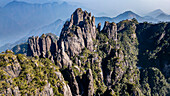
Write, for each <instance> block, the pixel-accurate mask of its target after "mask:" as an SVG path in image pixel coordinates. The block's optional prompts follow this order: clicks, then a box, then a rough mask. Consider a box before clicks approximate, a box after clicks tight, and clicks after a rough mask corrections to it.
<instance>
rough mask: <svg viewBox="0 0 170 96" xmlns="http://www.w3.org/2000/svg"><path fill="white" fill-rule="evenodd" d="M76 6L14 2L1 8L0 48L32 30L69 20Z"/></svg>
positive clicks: (55, 3) (64, 3)
mask: <svg viewBox="0 0 170 96" xmlns="http://www.w3.org/2000/svg"><path fill="white" fill-rule="evenodd" d="M75 8H76V6H73V5H70V4H68V3H66V2H63V3H57V2H54V3H44V4H32V3H26V2H21V1H12V2H10V3H8V4H7V5H5V6H4V7H2V8H0V34H1V35H0V38H1V39H0V46H2V45H4V44H6V43H9V42H10V43H13V42H15V41H17V40H19V39H20V38H22V37H24V36H25V35H27V34H28V33H29V32H30V31H31V30H33V29H38V28H41V27H43V26H45V25H49V24H51V23H52V22H54V21H56V20H58V19H62V20H66V19H68V17H69V15H70V14H71V13H72V12H73V10H74V9H75Z"/></svg>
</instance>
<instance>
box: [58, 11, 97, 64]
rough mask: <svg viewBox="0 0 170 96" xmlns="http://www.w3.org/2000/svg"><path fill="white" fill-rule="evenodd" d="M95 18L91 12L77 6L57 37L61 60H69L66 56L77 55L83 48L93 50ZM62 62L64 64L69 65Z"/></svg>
mask: <svg viewBox="0 0 170 96" xmlns="http://www.w3.org/2000/svg"><path fill="white" fill-rule="evenodd" d="M96 32H97V31H96V26H95V18H94V16H93V17H91V13H88V12H87V11H82V9H81V8H78V9H77V10H76V11H75V12H74V13H73V14H72V15H71V19H70V21H67V22H66V23H65V25H64V27H63V29H62V32H61V35H60V39H59V42H58V44H59V50H61V51H60V52H61V54H62V55H61V58H63V59H61V61H62V60H63V61H62V62H65V63H66V61H67V62H69V61H70V60H69V59H68V57H71V56H75V55H79V53H81V52H82V49H83V48H85V47H86V48H87V49H89V50H90V51H93V39H96ZM64 58H65V59H64ZM70 64H71V63H69V64H64V65H70Z"/></svg>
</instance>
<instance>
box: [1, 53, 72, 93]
mask: <svg viewBox="0 0 170 96" xmlns="http://www.w3.org/2000/svg"><path fill="white" fill-rule="evenodd" d="M0 73H1V78H0V79H1V80H0V87H1V88H0V89H1V90H0V95H8V96H12V95H14V96H21V95H34V96H39V95H42V96H52V95H54V94H55V95H62V94H63V95H65V96H72V94H71V90H70V87H69V86H68V84H67V83H66V82H65V81H64V78H63V76H62V74H61V72H60V71H59V68H58V67H57V66H56V65H55V64H53V63H52V62H51V61H50V60H48V59H43V58H41V59H40V58H28V57H26V56H25V55H21V54H19V55H13V52H11V51H9V50H7V51H6V53H3V54H0Z"/></svg>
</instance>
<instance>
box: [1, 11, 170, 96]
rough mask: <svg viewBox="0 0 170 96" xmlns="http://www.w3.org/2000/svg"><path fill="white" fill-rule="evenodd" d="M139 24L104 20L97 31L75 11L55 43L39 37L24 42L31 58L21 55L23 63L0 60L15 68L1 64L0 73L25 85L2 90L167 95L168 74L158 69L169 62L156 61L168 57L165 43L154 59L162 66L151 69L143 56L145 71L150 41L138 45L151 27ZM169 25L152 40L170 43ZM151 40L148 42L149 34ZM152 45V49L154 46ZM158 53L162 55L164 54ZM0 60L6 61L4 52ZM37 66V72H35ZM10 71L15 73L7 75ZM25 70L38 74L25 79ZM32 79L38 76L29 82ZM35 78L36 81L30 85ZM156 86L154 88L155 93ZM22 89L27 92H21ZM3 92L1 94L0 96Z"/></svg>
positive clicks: (90, 95)
mask: <svg viewBox="0 0 170 96" xmlns="http://www.w3.org/2000/svg"><path fill="white" fill-rule="evenodd" d="M142 24H143V23H140V24H139V23H138V22H137V21H136V19H132V20H124V21H121V22H119V23H117V24H115V23H109V22H107V21H106V22H105V25H104V27H103V29H101V24H100V23H99V24H98V26H97V27H96V26H95V18H94V17H93V16H91V13H88V12H87V11H83V10H82V9H80V8H78V9H77V10H76V11H75V12H74V13H73V14H72V15H71V19H70V21H67V22H66V23H65V24H64V26H63V29H62V31H61V34H60V38H59V39H57V40H56V39H55V38H54V36H53V35H44V34H43V35H42V36H41V37H40V38H39V37H30V38H29V39H28V44H27V47H28V49H27V56H31V57H29V58H28V57H26V56H23V58H27V59H28V60H25V59H22V58H21V57H22V56H20V55H17V56H16V55H14V56H15V57H17V61H15V60H12V61H11V62H8V61H10V60H6V59H5V57H2V58H1V59H0V60H1V61H2V62H7V63H10V64H13V63H14V64H15V65H16V66H18V67H17V68H13V67H15V66H11V67H9V68H6V69H4V68H5V66H7V65H5V66H4V67H2V69H3V71H6V72H8V75H11V76H13V78H19V79H17V80H18V81H15V82H19V81H20V82H22V83H23V82H25V83H24V84H27V85H28V86H27V87H23V86H22V84H21V83H16V87H15V88H14V87H9V86H7V87H6V86H5V87H3V88H11V89H9V90H11V91H13V90H14V89H15V92H13V93H16V94H17V95H19V94H20V95H23V94H30V95H47V96H51V95H61V94H63V95H65V96H71V95H73V96H93V95H97V96H102V95H104V96H116V95H118V96H119V95H121V96H124V95H131V96H143V95H147V96H151V95H157V94H159V95H164V96H165V95H167V94H168V93H169V83H168V82H167V81H166V80H167V79H168V77H169V75H168V72H169V71H168V70H167V71H165V72H164V71H163V69H161V68H164V69H165V68H169V67H167V66H169V63H168V62H169V61H168V60H169V59H167V58H166V59H165V58H163V57H162V58H161V56H169V53H168V52H169V45H168V46H167V44H169V43H166V46H167V47H161V48H163V49H162V51H159V52H161V55H158V57H159V58H158V59H156V60H158V61H159V62H160V63H158V64H159V65H161V64H163V65H164V66H163V67H159V66H151V65H152V64H151V63H149V61H150V59H149V58H148V57H147V56H144V58H145V59H144V60H147V61H148V62H147V64H150V65H149V66H148V67H144V64H143V63H142V62H143V61H142V59H141V57H143V55H142V54H143V53H144V52H143V51H144V50H146V49H145V48H148V44H150V41H148V43H144V45H143V41H142V40H143V38H144V39H146V38H147V37H146V38H145V34H147V33H145V32H148V31H149V28H152V26H150V25H149V24H147V26H146V25H145V26H144V25H142ZM158 25H159V24H158ZM153 26H154V25H153ZM155 26H156V25H155ZM168 26H169V24H167V25H166V27H163V29H165V32H163V33H162V34H161V33H160V34H161V35H160V36H158V37H159V38H155V39H153V40H158V41H160V42H162V40H163V39H166V40H169V39H168V38H169V35H168V34H169V33H170V32H169V29H170V28H169V27H168ZM143 29H148V30H145V31H144V30H143ZM150 30H151V29H150ZM161 32H162V31H161ZM140 34H141V35H140ZM153 37H154V36H153ZM150 38H152V37H151V35H150ZM162 38H163V39H162ZM146 40H147V39H146ZM161 44H164V43H161ZM141 46H142V47H141ZM153 46H155V48H156V46H158V45H153ZM24 48H25V47H24ZM142 48H144V49H143V50H142ZM21 49H22V48H21ZM163 50H166V52H167V53H166V54H164V51H163ZM152 51H153V50H152ZM17 52H19V51H17ZM2 55H4V56H8V53H5V54H2ZM151 55H154V54H151ZM154 56H157V55H154ZM45 58H46V59H45ZM47 58H48V59H47ZM164 60H165V61H164ZM47 61H48V62H47ZM51 61H52V62H53V63H55V65H54V64H52V63H51ZM41 62H42V63H41ZM49 62H50V63H49ZM162 62H163V63H162ZM30 64H31V65H30ZM51 64H52V65H51ZM2 65H3V64H2ZM26 65H28V67H26ZM40 66H41V67H42V68H39V67H40ZM137 66H138V67H137ZM165 66H166V67H165ZM56 67H57V68H56ZM141 67H142V68H141ZM149 67H150V68H149ZM154 67H156V68H154ZM50 68H52V69H53V68H54V70H52V69H50ZM55 68H56V69H57V70H56V69H55ZM13 69H15V71H16V72H13V71H10V70H13ZM26 69H29V70H28V71H29V72H31V71H33V72H37V73H33V74H32V75H31V74H28V73H29V72H25V73H24V71H25V70H26ZM40 69H41V70H40ZM46 69H50V70H51V71H50V70H46ZM43 70H44V71H43ZM160 70H161V71H160ZM53 73H54V74H55V75H54V74H53ZM162 73H163V74H162ZM42 74H43V75H42ZM35 75H37V76H38V77H34V76H35ZM11 76H10V78H11ZM24 76H25V77H24ZM165 77H166V78H165ZM54 78H55V79H54ZM158 78H159V79H158ZM34 79H35V80H38V81H41V82H40V83H39V82H38V83H37V82H34V81H33V80H34ZM2 80H7V79H2ZM5 82H6V83H8V82H7V81H5ZM26 82H27V83H26ZM29 82H33V83H29ZM155 82H156V83H155ZM31 84H33V85H32V86H35V88H36V89H37V90H36V92H35V93H34V92H32V89H31V88H30V86H31ZM10 85H11V86H12V84H10ZM29 85H30V86H29ZM157 87H159V88H158V89H156V88H157ZM3 88H2V89H3ZM26 88H27V90H28V91H29V92H27V91H25V89H26ZM4 90H5V89H4ZM5 92H7V91H5ZM7 93H9V92H7ZM7 93H3V92H1V94H7ZM13 93H11V94H13Z"/></svg>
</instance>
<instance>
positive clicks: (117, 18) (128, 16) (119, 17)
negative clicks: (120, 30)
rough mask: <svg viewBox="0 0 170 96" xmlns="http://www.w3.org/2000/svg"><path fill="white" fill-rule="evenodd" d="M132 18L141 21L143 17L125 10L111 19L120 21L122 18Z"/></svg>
mask: <svg viewBox="0 0 170 96" xmlns="http://www.w3.org/2000/svg"><path fill="white" fill-rule="evenodd" d="M133 18H136V19H137V20H138V21H141V20H142V19H143V18H142V17H141V16H139V15H137V14H136V13H134V12H132V11H125V12H124V13H122V14H120V15H118V16H117V17H115V18H113V19H114V20H115V22H120V21H122V20H126V19H133Z"/></svg>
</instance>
